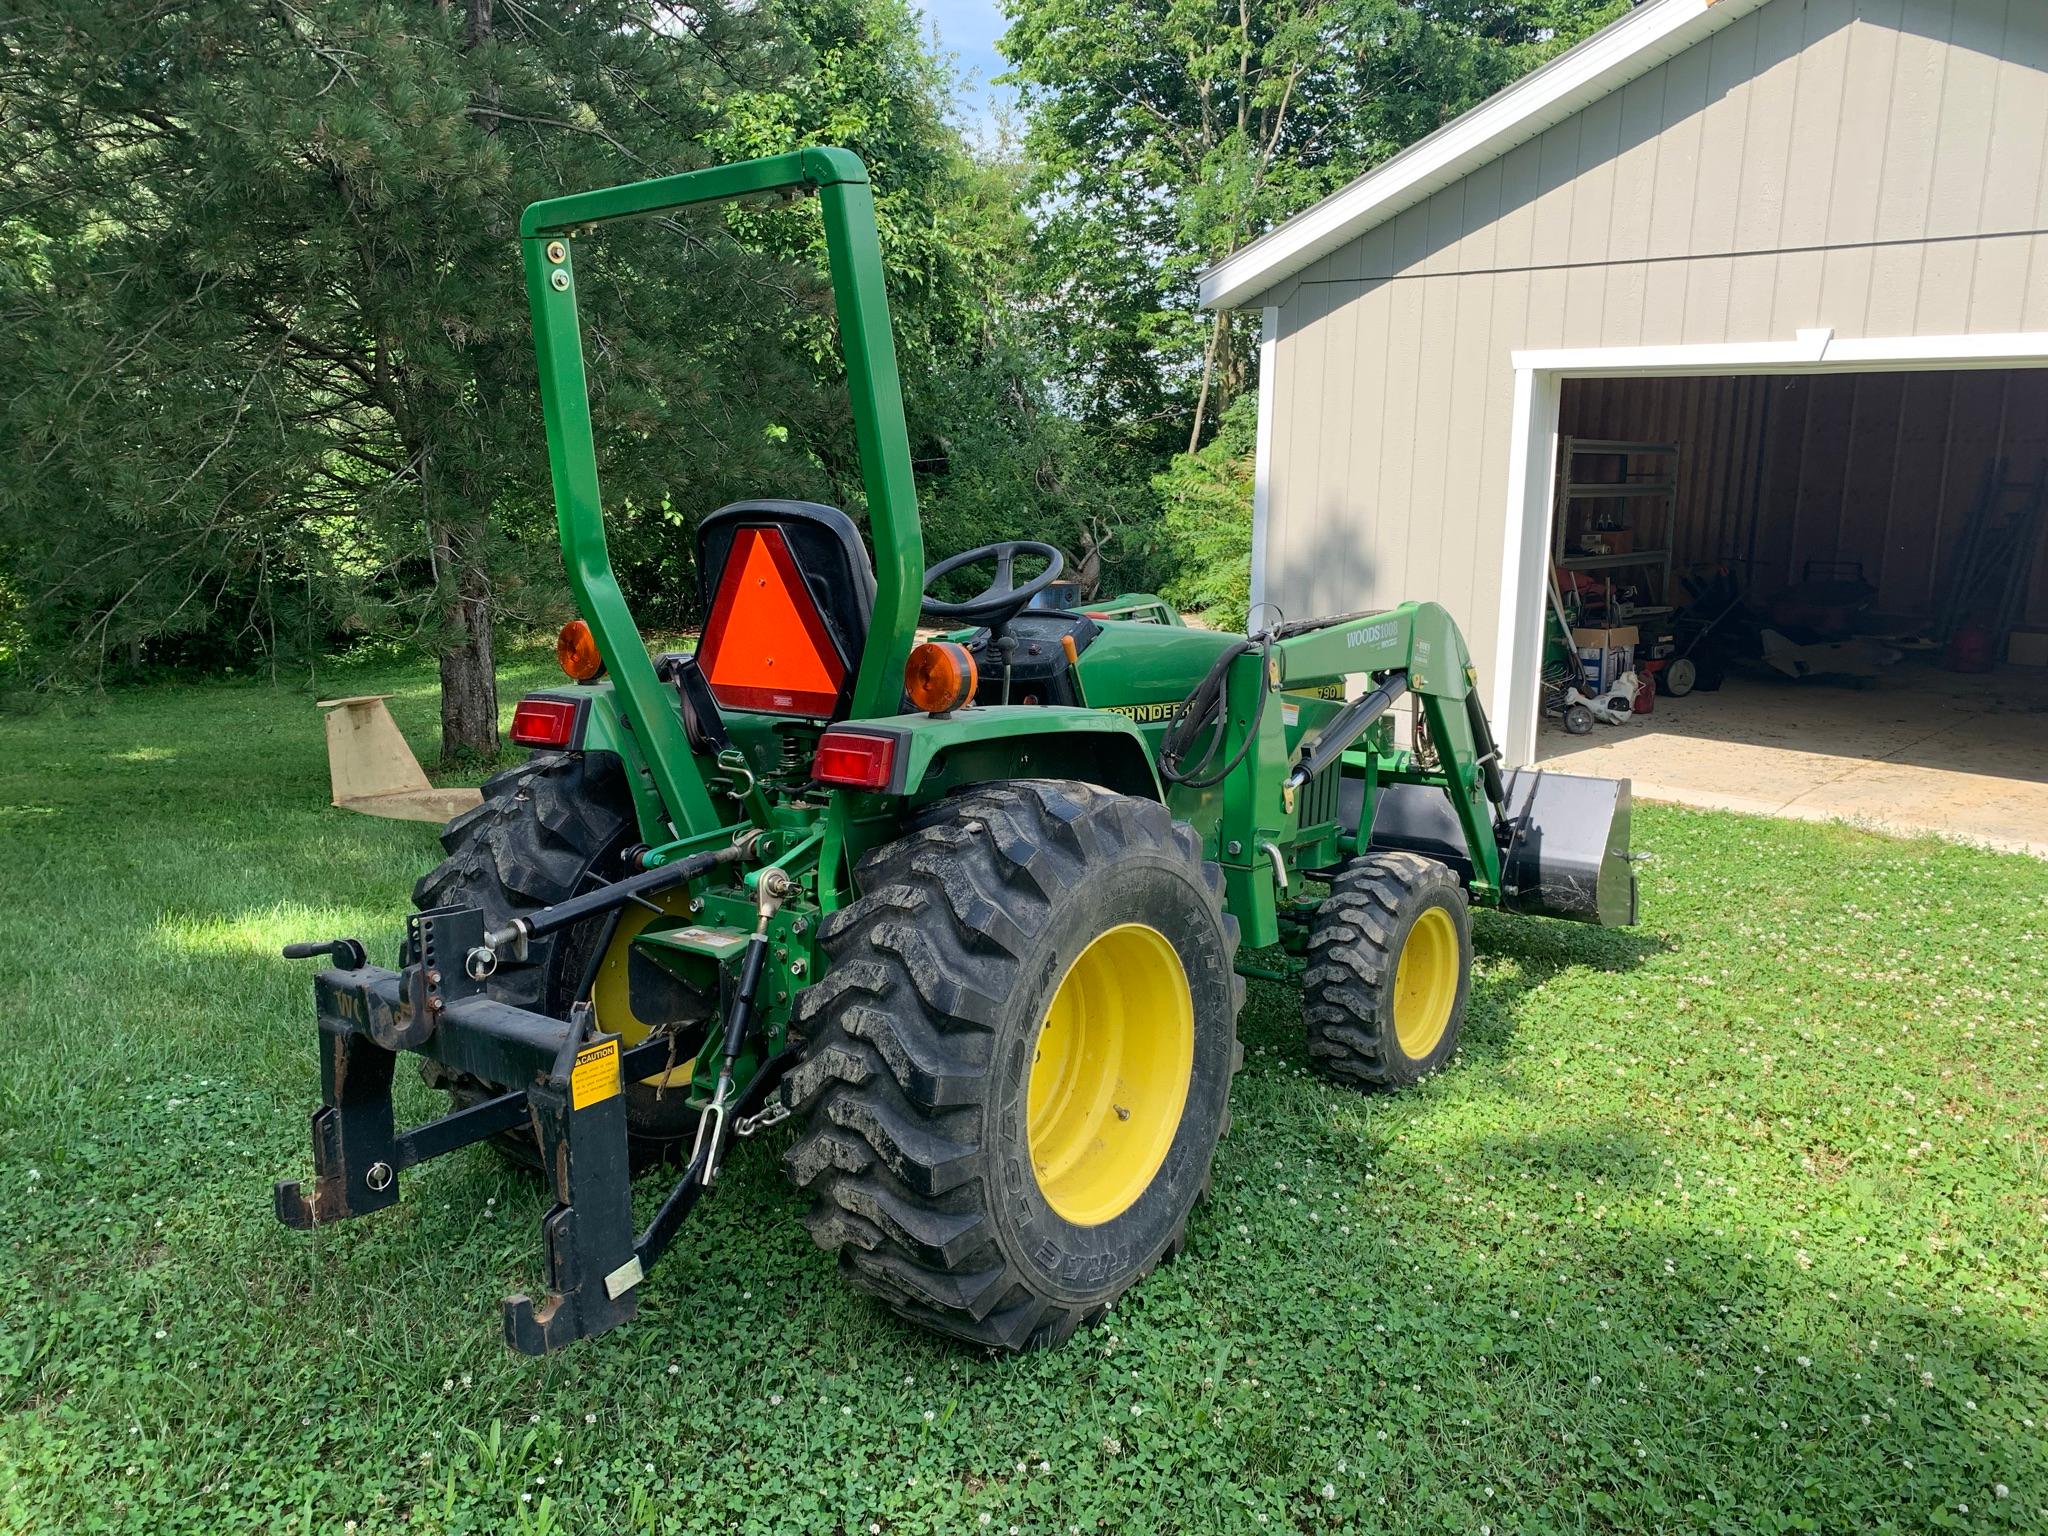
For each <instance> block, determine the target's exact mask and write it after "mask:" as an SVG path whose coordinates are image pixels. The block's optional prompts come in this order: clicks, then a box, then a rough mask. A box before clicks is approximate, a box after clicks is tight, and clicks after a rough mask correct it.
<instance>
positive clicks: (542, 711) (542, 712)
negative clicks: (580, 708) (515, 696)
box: [512, 699, 576, 747]
mask: <svg viewBox="0 0 2048 1536" xmlns="http://www.w3.org/2000/svg"><path fill="white" fill-rule="evenodd" d="M512 739H513V741H515V742H517V743H518V744H519V745H520V746H522V747H566V746H568V745H569V743H570V742H572V741H574V740H575V739H576V704H575V701H574V700H572V699H521V700H520V701H519V706H518V708H516V709H514V710H513V711H512Z"/></svg>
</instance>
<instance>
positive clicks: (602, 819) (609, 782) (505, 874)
mask: <svg viewBox="0 0 2048 1536" xmlns="http://www.w3.org/2000/svg"><path fill="white" fill-rule="evenodd" d="M483 796H484V798H483V803H482V804H481V805H479V806H477V807H475V808H474V809H472V810H468V811H464V812H463V813H462V814H461V815H460V816H457V817H456V818H455V819H454V820H453V821H451V822H449V823H448V825H447V826H446V827H445V828H443V829H442V832H441V846H442V848H443V849H445V850H446V851H447V855H448V856H447V857H446V858H445V859H443V860H442V861H441V863H440V864H439V865H438V866H437V867H436V868H434V869H433V870H431V871H429V872H428V873H427V874H425V875H423V876H421V877H420V880H419V882H418V883H417V884H416V885H415V886H414V887H413V893H412V899H413V905H414V906H416V907H418V908H420V909H421V910H422V911H425V910H427V909H429V908H433V907H480V908H482V909H483V913H484V920H485V922H486V924H487V925H489V926H492V927H497V926H500V925H502V924H503V923H504V922H506V920H507V919H509V918H511V917H513V916H515V915H517V914H519V913H522V912H531V911H533V910H535V909H536V908H539V907H545V906H548V905H550V904H551V903H553V902H557V901H561V900H564V899H565V898H567V897H570V896H574V895H576V894H578V893H579V892H582V891H586V890H589V889H590V888H591V887H592V886H594V885H597V884H599V883H601V882H603V881H606V880H613V879H616V878H618V877H619V875H621V874H623V873H625V872H626V871H625V870H624V869H623V867H622V866H621V864H620V862H619V858H620V855H621V854H622V853H623V852H624V851H625V849H626V848H627V846H628V845H629V844H631V843H634V842H636V841H638V839H639V828H638V825H637V823H636V822H635V820H634V817H633V804H632V796H631V793H630V791H629V790H628V789H627V787H626V778H625V770H624V768H623V767H622V765H621V764H620V762H619V760H618V758H617V757H616V756H615V755H613V754H612V753H609V752H591V753H566V752H565V753H550V754H544V755H537V756H535V757H534V758H532V759H531V760H529V761H528V762H526V763H523V764H521V765H520V766H519V767H517V768H508V769H506V770H505V771H504V772H503V773H499V774H495V775H493V776H492V777H491V778H489V779H488V780H486V781H485V783H484V787H483ZM662 900H663V899H661V898H657V901H656V904H657V905H661V904H662ZM680 912H681V909H680V908H677V915H680ZM656 920H657V918H656V915H655V914H654V913H651V912H648V911H647V910H646V909H645V908H644V907H637V906H635V907H628V908H626V909H624V911H623V913H622V914H621V915H620V916H619V917H618V919H617V921H616V922H613V921H612V920H611V919H610V918H608V917H595V918H591V919H589V920H587V921H585V922H583V923H579V924H577V925H576V926H575V927H573V928H570V929H568V930H566V931H565V932H562V933H558V934H551V935H549V936H548V937H546V938H540V939H535V940H533V941H531V942H530V943H529V945H528V947H527V957H526V959H524V960H506V961H503V962H501V963H500V965H499V966H498V969H497V972H496V974H494V975H493V976H492V977H491V980H490V983H489V985H488V986H487V988H486V991H487V992H488V993H489V995H490V996H491V997H493V998H496V999H497V1000H498V1001H499V1002H502V1003H509V1004H511V1005H512V1006H513V1007H515V1008H525V1009H529V1010H531V1011H532V1012H535V1013H544V1014H547V1015H549V1016H550V1017H553V1018H567V1017H568V1015H569V1010H570V1009H571V1008H572V1007H574V1006H575V1004H576V1003H577V1002H579V1001H581V1000H582V998H583V997H584V996H585V988H586V983H587V984H588V994H589V996H590V997H591V999H592V1002H593V1006H594V1007H595V1010H596V1013H597V1024H598V1027H599V1028H600V1029H603V1030H606V1031H608V1032H610V1033H613V1034H617V1035H620V1036H621V1037H622V1038H623V1039H624V1040H625V1042H626V1044H628V1045H634V1044H637V1043H639V1042H640V1041H641V1040H644V1039H645V1038H647V1036H648V1034H649V1033H650V1032H651V1031H653V1030H655V1029H657V1028H662V1029H670V1030H672V1031H673V1032H674V1033H675V1035H676V1038H677V1069H676V1070H674V1071H671V1072H670V1073H668V1075H667V1086H660V1085H657V1084H654V1083H645V1082H642V1083H631V1084H628V1085H627V1088H626V1124H627V1132H628V1137H629V1144H630V1146H631V1150H632V1157H633V1162H634V1164H635V1166H651V1165H652V1164H654V1163H656V1162H658V1161H661V1160H662V1159H663V1158H664V1157H666V1156H668V1155H670V1154H671V1153H672V1152H673V1151H674V1149H675V1148H676V1146H677V1145H678V1143H680V1142H681V1141H682V1139H683V1138H684V1137H686V1136H688V1135H690V1134H691V1133H692V1132H693V1131H694V1129H695V1122H696V1117H695V1116H694V1115H693V1114H691V1113H690V1112H689V1111H688V1109H687V1108H686V1107H685V1104H686V1101H687V1099H688V1098H689V1073H688V1071H687V1069H686V1068H685V1067H684V1063H685V1061H687V1060H688V1059H689V1058H691V1057H692V1056H693V1055H694V1046H695V1040H696V1035H697V1034H699V1033H701V1027H702V1026H703V1024H704V1023H705V1022H706V1021H707V1020H708V1019H709V1016H710V1005H709V1003H708V1001H707V1000H706V999H705V998H704V997H703V996H702V995H701V994H699V993H697V992H696V991H694V990H693V989H692V988H690V987H688V986H686V985H685V984H684V983H682V982H681V981H679V980H678V979H676V978H675V977H673V976H671V975H669V974H668V973H667V972H665V971H663V970H662V969H661V968H660V967H659V966H657V965H655V964H654V963H653V962H652V961H650V960H647V959H645V958H644V957H641V956H638V955H636V954H635V953H634V951H633V948H632V940H633V938H634V937H635V936H636V935H637V934H638V933H639V932H640V931H641V930H642V929H643V928H645V927H646V926H647V925H648V924H649V923H650V922H653V921H656ZM600 945H602V946H603V950H604V953H603V956H602V959H601V961H599V962H598V963H597V964H596V965H595V966H594V967H593V957H594V956H595V955H596V953H597V951H598V948H599V946H600ZM420 1075H421V1076H422V1077H423V1078H425V1080H426V1082H427V1086H428V1087H430V1088H442V1089H446V1090H447V1091H448V1094H449V1097H450V1099H451V1100H452V1102H453V1106H454V1107H455V1108H457V1109H460V1108H463V1107H465V1106H467V1105H470V1104H475V1103H478V1102H479V1101H481V1100H483V1099H487V1098H493V1097H496V1096H497V1095H498V1094H501V1093H503V1092H505V1091H506V1089H507V1087H508V1086H510V1085H507V1084H500V1083H486V1082H484V1081H482V1080H481V1079H478V1078H474V1077H470V1076H467V1075H457V1074H453V1073H450V1072H448V1071H447V1070H446V1069H445V1068H443V1067H442V1066H441V1065H440V1063H438V1062H435V1061H431V1060H429V1059H427V1058H425V1057H422V1058H421V1059H420ZM491 1144H492V1146H493V1147H495V1148H496V1149H497V1150H498V1151H499V1152H500V1153H501V1154H503V1155H504V1157H505V1158H506V1159H507V1160H508V1161H510V1162H513V1163H517V1164H519V1165H521V1166H523V1167H528V1168H538V1167H539V1166H540V1157H539V1150H538V1148H537V1147H536V1146H535V1144H534V1140H533V1135H532V1133H531V1132H530V1131H528V1130H524V1129H521V1130H517V1131H506V1132H504V1133H502V1134H501V1135H498V1136H495V1137H493V1138H492V1141H491Z"/></svg>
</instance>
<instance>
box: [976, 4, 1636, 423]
mask: <svg viewBox="0 0 2048 1536" xmlns="http://www.w3.org/2000/svg"><path fill="white" fill-rule="evenodd" d="M1626 9H1627V0H1262V3H1259V4H1256V5H1255V4H1252V3H1250V0H1238V3H1235V4H1231V3H1223V4H1219V3H1217V0H1110V3H1107V4H1105V3H1101V0H1005V4H1004V12H1005V14H1006V15H1007V16H1008V17H1009V19H1010V28H1009V30H1008V31H1007V32H1006V33H1005V34H1004V36H1003V39H1002V48H1003V51H1004V53H1005V54H1006V55H1007V57H1008V58H1009V59H1010V61H1011V63H1012V64H1013V66H1014V68H1013V70H1012V73H1011V75H1010V77H1009V78H1011V79H1012V80H1014V81H1016V82H1017V83H1018V85H1019V86H1020V87H1021V90H1022V95H1023V101H1024V110H1025V113H1026V118H1027V124H1028V126H1027V129H1026V133H1025V139H1024V143H1025V148H1026V150H1027V152H1028V153H1029V154H1030V156H1031V157H1032V160H1033V162H1034V166H1035V168H1036V171H1037V179H1036V181H1035V182H1034V188H1033V190H1034V191H1035V193H1036V195H1037V197H1038V199H1039V202H1038V214H1039V220H1040V225H1041V241H1040V245H1039V251H1038V257H1039V261H1040V263H1041V266H1042V271H1041V272H1040V273H1039V274H1038V275H1037V276H1036V277H1035V279H1034V281H1035V282H1036V285H1037V287H1038V289H1039V291H1041V292H1043V293H1045V294H1047V295H1048V296H1051V298H1052V301H1053V302H1056V303H1057V304H1058V305H1059V306H1060V308H1061V312H1062V314H1063V316H1064V317H1065V319H1066V321H1067V325H1066V329H1065V343H1066V344H1065V350H1064V354H1063V359H1062V361H1063V379H1064V383H1065V387H1066V388H1067V389H1068V390H1069V391H1070V392H1071V393H1072V396H1073V398H1074V399H1075V400H1076V402H1077V403H1078V408H1079V409H1080V410H1081V411H1082V413H1083V415H1084V417H1085V419H1087V420H1088V421H1089V422H1090V423H1091V424H1092V425H1094V426H1096V427H1097V428H1098V429H1099V430H1101V431H1103V432H1105V433H1109V434H1112V435H1113V436H1114V438H1115V440H1117V441H1119V442H1122V443H1124V444H1127V445H1129V446H1132V447H1136V448H1140V449H1144V450H1147V451H1150V452H1153V453H1164V452H1166V451H1170V450H1171V449H1172V448H1174V447H1176V446H1180V445H1183V444H1185V445H1188V446H1196V445H1198V444H1199V441H1200V439H1201V438H1202V437H1203V436H1205V435H1206V432H1205V431H1204V430H1203V429H1202V422H1201V412H1200V408H1199V405H1198V402H1199V401H1200V399H1201V397H1202V395H1203V393H1204V391H1205V389H1206V390H1207V392H1208V394H1209V395H1210V396H1211V397H1212V398H1213V399H1217V400H1220V401H1228V400H1230V399H1232V398H1234V397H1235V396H1236V395H1237V394H1238V393H1240V392H1241V391H1242V389H1243V388H1244V383H1245V378H1246V374H1247V368H1248V364H1249V359H1250V348H1251V343H1252V338H1251V337H1250V336H1249V335H1248V334H1247V333H1246V330H1245V328H1244V327H1242V326H1238V325H1233V324H1231V323H1230V320H1229V318H1228V317H1224V319H1223V320H1222V321H1221V322H1215V321H1213V320H1212V317H1209V316H1206V315H1204V314H1202V313H1201V312H1200V311H1198V310H1197V309H1196V307H1195V303H1194V287H1195V280H1196V278H1197V277H1198V276H1199V274H1200V273H1201V271H1202V270H1203V269H1204V268H1206V267H1208V266H1209V265H1211V264H1212V263H1214V262H1216V261H1217V260H1219V259H1221V258H1222V257H1224V256H1226V255H1228V254H1229V253H1230V252H1231V251H1233V250H1235V249H1236V248H1238V247H1239V246H1241V245H1243V244H1245V243H1246V242H1247V241H1249V240H1250V239H1251V238H1253V237H1254V236H1256V235H1258V234H1260V233H1262V232H1264V231H1265V230H1267V229H1269V228H1271V227H1272V226H1273V225H1274V224H1276V223H1278V222H1280V221H1281V220H1282V219H1284V218H1286V217H1287V216H1289V215H1290V214H1293V213H1295V212H1296V211H1298V210H1299V209H1301V208H1304V207H1306V206H1307V205H1308V204H1310V203H1312V202H1314V201H1315V200H1316V199H1318V198H1320V197H1322V196H1324V195H1325V194H1327V193H1329V192H1331V191H1334V190H1335V189H1336V188H1338V187H1340V186H1342V185H1343V184H1344V183H1345V182H1347V181H1349V180H1351V179H1352V178H1353V177H1355V176H1357V175H1358V174H1359V173H1360V172H1362V171H1364V170H1366V169H1368V168H1370V167H1371V166H1373V165H1375V164H1377V163H1378V162H1380V161H1382V160H1384V159H1386V158H1387V157H1388V156H1390V155H1392V154H1393V153H1395V152H1396V151H1397V150H1399V149H1401V148H1403V147H1404V146H1406V145H1408V144H1410V143H1412V142H1414V141H1415V140H1416V139H1418V138H1420V137H1422V136H1423V135H1424V134H1426V133H1428V132H1430V131H1431V130H1432V129H1434V128H1437V127H1439V126H1440V125H1442V124H1443V123H1445V122H1448V121H1449V120H1450V119H1451V118H1453V117H1455V116H1457V115H1458V114H1459V113H1460V112H1462V111H1464V110H1465V109H1466V108H1467V107H1469V106H1471V105H1472V104H1474V103H1475V102H1477V101H1479V100H1480V99H1482V98H1483V97H1485V96H1487V95H1488V94H1490V93H1491V92H1493V91H1494V90H1497V89H1498V88H1499V87H1500V86H1502V85H1504V84H1506V83H1507V82H1508V81H1509V80H1511V79H1513V78H1514V76H1515V75H1517V74H1519V73H1520V72H1522V71H1523V70H1525V69H1527V68H1529V67H1531V66H1532V65H1533V64H1535V63H1537V62H1540V60H1541V59H1542V58H1544V57H1545V56H1547V55H1548V54H1549V53H1551V52H1553V51H1555V50H1556V49H1558V48H1560V47H1562V46H1564V45H1566V44H1568V43H1571V42H1574V41H1577V39H1578V38H1579V37H1581V36H1583V35H1585V33H1586V32H1588V31H1590V30H1591V29H1592V28H1593V27H1594V26H1595V25H1597V24H1599V23H1600V22H1602V21H1605V20H1608V19H1610V18H1612V17H1613V16H1615V15H1617V14H1618V13H1620V12H1621V11H1623V10H1626ZM1191 420H1192V421H1193V424H1194V431H1193V432H1192V433H1191V432H1190V423H1191Z"/></svg>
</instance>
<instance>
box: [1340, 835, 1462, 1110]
mask: <svg viewBox="0 0 2048 1536" xmlns="http://www.w3.org/2000/svg"><path fill="white" fill-rule="evenodd" d="M1471 985H1472V918H1471V914H1470V913H1469V912H1468V911H1467V910H1466V905H1465V892H1464V889H1463V887H1461V886H1460V885H1459V884H1458V877H1457V876H1456V875H1455V874H1453V873H1452V872H1451V870H1450V869H1449V868H1448V867H1447V866H1446V865H1444V864H1441V863H1439V862H1438V861H1437V860H1435V859H1425V858H1423V857H1422V856H1421V855H1419V854H1414V853H1374V854H1367V855H1365V856H1363V857H1361V858H1356V859H1353V860H1351V862H1350V863H1348V864H1346V865H1345V866H1344V867H1343V868H1342V869H1340V870H1339V871H1338V872H1337V875H1336V878H1335V879H1333V880H1332V881H1331V882H1330V894H1329V896H1328V897H1326V898H1325V899H1324V901H1323V904H1322V905H1321V906H1320V907H1318V908H1317V909H1316V914H1315V919H1314V921H1313V923H1312V924H1311V925H1310V928H1309V940H1308V969H1307V970H1306V971H1305V972H1304V973H1303V975H1302V1000H1301V1001H1302V1007H1301V1014H1302V1020H1303V1022H1304V1024H1305V1025H1306V1026H1307V1029H1308V1054H1309V1059H1310V1061H1312V1062H1313V1063H1314V1064H1315V1065H1316V1066H1317V1067H1318V1068H1320V1069H1321V1070H1322V1071H1323V1072H1325V1073H1328V1074H1329V1075H1330V1076H1332V1077H1336V1078H1341V1079H1343V1080H1345V1081H1347V1082H1352V1083H1358V1084H1362V1085H1363V1086H1365V1087H1368V1088H1403V1087H1406V1086H1408V1085H1409V1084H1411V1083H1416V1082H1420V1081H1421V1080H1422V1079H1423V1078H1425V1077H1427V1076H1429V1075H1430V1074H1431V1073H1432V1072H1435V1071H1437V1070H1438V1069H1439V1068H1441V1067H1442V1066H1443V1065H1444V1063H1445V1062H1447V1061H1449V1060H1450V1059H1451V1054H1452V1052H1454V1051H1456V1050H1457V1048H1458V1037H1459V1035H1460V1033H1461V1032H1462V1030H1463V1028H1464V1024H1465V1001H1466V998H1467V995H1468V994H1469V992H1470V990H1471Z"/></svg>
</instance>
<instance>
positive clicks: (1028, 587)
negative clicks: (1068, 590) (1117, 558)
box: [924, 539, 1067, 629]
mask: <svg viewBox="0 0 2048 1536" xmlns="http://www.w3.org/2000/svg"><path fill="white" fill-rule="evenodd" d="M1020 555H1022V556H1033V557H1036V558H1037V559H1040V560H1043V561H1044V562H1045V569H1044V570H1042V571H1040V572H1039V573H1038V574H1037V575H1036V576H1034V577H1032V578H1031V579H1030V580H1029V581H1027V582H1025V583H1023V584H1022V585H1021V586H1020V585H1018V584H1017V582H1016V579H1015V578H1016V570H1017V559H1018V557H1019V556H1020ZM990 560H993V561H994V562H995V567H996V574H995V579H994V580H993V581H991V582H990V583H989V584H988V585H987V586H986V587H984V588H983V589H982V590H981V591H980V593H978V594H977V595H976V596H974V597H970V598H968V599H967V601H965V602H964V603H942V602H940V601H939V600H938V599H937V598H935V597H932V596H929V595H927V596H926V598H925V600H924V616H925V617H926V618H928V619H950V620H953V621H955V622H957V623H963V624H981V625H985V626H987V627H988V628H990V629H1000V628H1002V626H1003V625H1005V624H1007V623H1009V622H1010V620H1012V619H1014V618H1015V617H1017V615H1018V614H1020V613H1022V612H1023V611H1024V609H1025V608H1026V607H1027V606H1029V604H1030V602H1031V599H1033V598H1034V597H1036V596H1038V594H1039V593H1041V592H1043V591H1044V590H1045V589H1046V588H1047V587H1049V586H1051V585H1052V584H1053V583H1054V582H1056V581H1058V580H1059V579H1060V572H1061V571H1063V570H1065V569H1066V565H1067V560H1066V556H1064V555H1062V554H1061V553H1060V552H1059V551H1058V550H1057V549H1055V548H1053V547H1052V545H1050V544H1041V543H1039V542H1038V541H1037V540H1036V539H1011V540H1010V541H1008V542H1007V543H1003V544H983V545H981V546H980V547H979V548H976V549H967V550H962V551H961V552H960V553H959V554H957V555H954V556H952V557H951V558H950V559H946V560H941V561H940V562H939V563H938V564H937V565H935V566H933V567H932V568H931V569H930V570H928V571H926V572H925V573H924V590H925V592H926V593H927V594H929V593H930V592H931V589H932V584H933V583H934V582H936V581H938V580H940V579H941V578H943V577H946V576H950V575H952V574H953V573H954V572H955V571H959V570H965V569H966V568H967V567H968V566H970V565H980V564H982V563H983V562H985V561H990Z"/></svg>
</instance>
